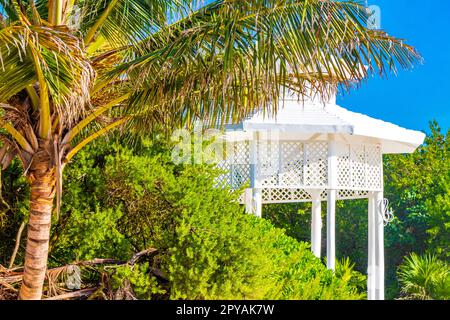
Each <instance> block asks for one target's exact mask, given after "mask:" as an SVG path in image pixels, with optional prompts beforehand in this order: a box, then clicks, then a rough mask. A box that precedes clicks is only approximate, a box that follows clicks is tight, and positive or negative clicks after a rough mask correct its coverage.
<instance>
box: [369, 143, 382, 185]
mask: <svg viewBox="0 0 450 320" xmlns="http://www.w3.org/2000/svg"><path fill="white" fill-rule="evenodd" d="M382 163H383V159H382V156H381V148H380V147H379V146H369V145H366V188H367V189H368V190H374V189H375V190H376V189H382V187H383V186H382V181H383V177H382V174H383V170H382Z"/></svg>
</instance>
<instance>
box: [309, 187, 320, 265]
mask: <svg viewBox="0 0 450 320" xmlns="http://www.w3.org/2000/svg"><path fill="white" fill-rule="evenodd" d="M320 195H321V190H314V191H311V198H312V219H311V220H312V222H311V251H312V252H313V253H314V255H315V256H316V257H317V258H320V257H321V252H320V251H321V246H322V199H321V198H320Z"/></svg>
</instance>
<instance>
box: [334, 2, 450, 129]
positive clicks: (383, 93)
mask: <svg viewBox="0 0 450 320" xmlns="http://www.w3.org/2000/svg"><path fill="white" fill-rule="evenodd" d="M369 5H378V6H379V7H380V8H381V15H382V16H381V27H382V29H384V30H385V31H387V32H388V33H389V34H391V35H394V36H396V37H398V38H404V39H405V40H407V42H408V43H409V44H411V45H413V46H415V47H416V48H417V49H418V50H419V52H420V53H421V54H422V56H423V57H424V59H425V61H424V64H423V65H418V66H417V67H416V68H414V69H413V70H412V71H400V72H399V74H398V76H397V77H395V76H390V77H389V79H387V80H385V79H380V78H379V77H374V78H371V79H369V80H368V82H367V83H366V84H363V85H362V87H361V88H359V89H358V90H355V91H352V92H351V93H350V94H346V95H344V96H341V97H339V99H338V101H339V102H338V103H339V104H340V105H341V106H343V107H345V108H347V109H349V110H352V111H356V112H361V113H365V114H367V115H369V116H372V117H375V118H379V119H382V120H385V121H389V122H393V123H395V124H398V125H400V126H403V127H407V128H410V129H416V130H424V131H428V130H427V129H428V122H429V121H430V120H432V119H436V120H437V121H438V123H439V125H440V126H441V127H442V128H443V129H444V130H448V129H450V0H434V1H424V0H372V1H369Z"/></svg>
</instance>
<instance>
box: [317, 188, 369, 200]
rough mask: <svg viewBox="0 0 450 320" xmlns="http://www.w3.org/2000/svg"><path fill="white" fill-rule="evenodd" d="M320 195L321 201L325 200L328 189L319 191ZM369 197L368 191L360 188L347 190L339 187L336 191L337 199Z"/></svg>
mask: <svg viewBox="0 0 450 320" xmlns="http://www.w3.org/2000/svg"><path fill="white" fill-rule="evenodd" d="M320 197H321V198H322V201H327V197H328V191H327V190H325V191H323V192H322V193H321V195H320ZM368 197H369V191H360V190H348V189H341V190H338V191H337V197H336V199H337V200H353V199H367V198H368Z"/></svg>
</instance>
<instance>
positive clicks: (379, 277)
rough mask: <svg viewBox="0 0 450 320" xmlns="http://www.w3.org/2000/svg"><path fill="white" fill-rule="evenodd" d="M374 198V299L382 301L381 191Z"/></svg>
mask: <svg viewBox="0 0 450 320" xmlns="http://www.w3.org/2000/svg"><path fill="white" fill-rule="evenodd" d="M374 198H375V221H374V222H375V230H374V231H375V251H376V254H375V266H376V268H375V274H376V284H375V290H376V291H375V299H376V300H384V219H383V215H384V212H383V211H384V210H385V208H384V201H383V200H384V195H383V191H377V192H375V193H374Z"/></svg>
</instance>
